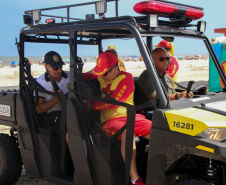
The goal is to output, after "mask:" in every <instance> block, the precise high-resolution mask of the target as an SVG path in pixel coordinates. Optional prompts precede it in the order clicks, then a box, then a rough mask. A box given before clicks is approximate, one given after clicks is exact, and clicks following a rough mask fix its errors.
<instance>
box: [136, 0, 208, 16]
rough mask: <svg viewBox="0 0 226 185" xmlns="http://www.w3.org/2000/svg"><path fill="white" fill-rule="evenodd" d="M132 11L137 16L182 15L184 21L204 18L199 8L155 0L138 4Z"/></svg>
mask: <svg viewBox="0 0 226 185" xmlns="http://www.w3.org/2000/svg"><path fill="white" fill-rule="evenodd" d="M133 9H134V11H135V12H137V13H139V14H146V15H147V14H158V15H162V16H174V15H184V17H185V19H192V20H198V19H200V18H202V17H203V16H204V12H203V10H202V9H201V8H197V7H192V6H186V5H182V4H174V3H169V2H164V1H155V0H149V1H142V2H139V3H137V4H135V5H134V7H133Z"/></svg>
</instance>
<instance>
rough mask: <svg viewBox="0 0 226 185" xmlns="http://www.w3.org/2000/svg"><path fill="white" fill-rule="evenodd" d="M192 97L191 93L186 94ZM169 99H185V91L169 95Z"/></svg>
mask: <svg viewBox="0 0 226 185" xmlns="http://www.w3.org/2000/svg"><path fill="white" fill-rule="evenodd" d="M192 96H193V93H192V92H191V91H190V92H189V93H188V97H189V98H190V97H192ZM169 98H170V100H177V99H179V98H187V91H183V92H180V93H176V94H169Z"/></svg>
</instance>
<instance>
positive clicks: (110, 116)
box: [86, 51, 152, 185]
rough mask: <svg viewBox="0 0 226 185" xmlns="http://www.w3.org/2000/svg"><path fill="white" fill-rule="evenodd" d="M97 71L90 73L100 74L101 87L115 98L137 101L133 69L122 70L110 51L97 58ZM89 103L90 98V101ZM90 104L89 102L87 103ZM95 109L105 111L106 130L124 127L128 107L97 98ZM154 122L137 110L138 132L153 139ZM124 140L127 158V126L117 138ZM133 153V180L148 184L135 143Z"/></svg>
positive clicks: (103, 117) (113, 132) (131, 101)
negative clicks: (141, 174)
mask: <svg viewBox="0 0 226 185" xmlns="http://www.w3.org/2000/svg"><path fill="white" fill-rule="evenodd" d="M92 73H93V75H90V74H89V76H87V75H86V77H88V78H90V79H94V77H96V78H97V79H98V81H99V82H100V88H101V91H103V92H105V93H107V94H109V95H111V97H113V98H114V99H116V100H118V101H120V102H125V103H128V104H131V105H134V102H133V95H134V80H133V76H132V75H131V74H130V73H127V72H124V71H120V70H119V67H118V58H117V56H116V55H115V54H113V53H112V52H110V51H106V52H104V53H101V54H100V55H99V57H98V58H97V64H96V66H95V68H94V69H93V71H92ZM101 97H102V98H106V99H110V98H109V97H108V96H106V94H104V93H102V95H101ZM86 103H87V102H86ZM87 106H88V103H87ZM92 108H93V109H94V110H100V111H101V123H102V125H103V130H104V131H105V132H106V134H107V135H109V136H113V135H114V134H115V133H116V132H117V131H119V130H120V128H122V127H123V126H124V125H125V124H126V121H127V109H126V107H122V106H118V105H114V104H110V103H105V102H100V101H94V102H93V107H92ZM151 125H152V122H151V121H150V120H147V119H145V117H144V116H143V115H141V114H136V119H135V128H134V135H135V136H139V137H144V138H146V139H149V137H150V130H151ZM117 139H118V140H120V141H121V153H122V156H123V159H125V143H126V130H125V131H123V133H122V134H121V135H120V136H119V137H118V138H117ZM133 146H134V150H133V157H132V162H131V170H130V177H131V181H132V184H135V185H145V183H144V181H143V180H142V179H141V177H139V175H138V172H137V167H136V146H135V142H134V144H133Z"/></svg>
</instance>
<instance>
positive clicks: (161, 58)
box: [159, 57, 170, 62]
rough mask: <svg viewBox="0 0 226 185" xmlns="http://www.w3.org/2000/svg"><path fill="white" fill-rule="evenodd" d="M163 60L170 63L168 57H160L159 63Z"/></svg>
mask: <svg viewBox="0 0 226 185" xmlns="http://www.w3.org/2000/svg"><path fill="white" fill-rule="evenodd" d="M164 60H166V61H168V62H169V61H170V57H160V58H159V61H160V62H163V61H164Z"/></svg>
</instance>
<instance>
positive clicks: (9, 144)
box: [0, 134, 22, 185]
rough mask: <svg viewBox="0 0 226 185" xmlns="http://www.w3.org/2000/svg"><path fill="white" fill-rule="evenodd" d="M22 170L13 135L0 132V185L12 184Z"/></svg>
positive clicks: (18, 151)
mask: <svg viewBox="0 0 226 185" xmlns="http://www.w3.org/2000/svg"><path fill="white" fill-rule="evenodd" d="M21 171H22V159H21V155H20V150H19V147H18V143H17V140H16V138H15V137H13V136H9V135H7V134H0V185H13V184H14V183H15V182H17V180H18V179H19V177H20V175H21Z"/></svg>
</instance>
